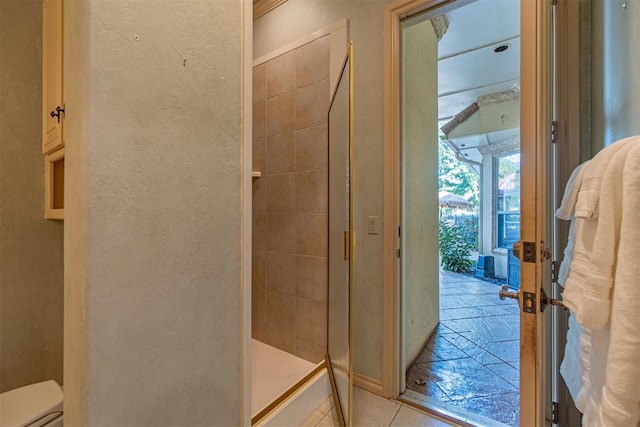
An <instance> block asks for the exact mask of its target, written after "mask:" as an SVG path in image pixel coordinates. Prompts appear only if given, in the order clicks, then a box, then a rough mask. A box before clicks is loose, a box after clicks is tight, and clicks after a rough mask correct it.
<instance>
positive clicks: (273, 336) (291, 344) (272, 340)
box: [264, 328, 296, 354]
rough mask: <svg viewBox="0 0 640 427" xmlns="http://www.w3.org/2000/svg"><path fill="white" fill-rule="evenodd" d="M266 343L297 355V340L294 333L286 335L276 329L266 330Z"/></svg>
mask: <svg viewBox="0 0 640 427" xmlns="http://www.w3.org/2000/svg"><path fill="white" fill-rule="evenodd" d="M264 335H265V336H264V338H265V340H264V343H265V344H269V345H270V346H273V347H276V348H279V349H280V350H283V351H286V352H287V353H291V354H295V349H296V346H295V338H294V336H293V333H284V332H281V331H276V330H275V329H271V328H265V334H264Z"/></svg>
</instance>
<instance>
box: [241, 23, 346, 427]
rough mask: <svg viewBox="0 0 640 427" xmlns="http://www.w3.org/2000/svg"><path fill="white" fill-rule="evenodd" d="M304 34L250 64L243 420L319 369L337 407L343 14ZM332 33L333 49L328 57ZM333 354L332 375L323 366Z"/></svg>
mask: <svg viewBox="0 0 640 427" xmlns="http://www.w3.org/2000/svg"><path fill="white" fill-rule="evenodd" d="M315 34H316V36H315V37H309V38H307V39H305V40H302V41H300V42H298V43H294V44H292V45H291V46H287V47H285V48H283V49H279V50H278V51H277V52H274V53H273V54H272V55H268V56H266V57H264V58H259V59H257V60H256V61H254V68H253V227H252V228H253V229H252V295H251V302H252V338H253V340H252V343H253V346H252V353H253V369H252V411H251V412H252V417H253V423H254V424H256V423H259V422H260V421H261V420H264V419H267V417H268V416H269V414H271V413H273V412H274V411H275V410H276V409H277V408H278V407H279V406H282V403H283V402H284V401H286V400H287V399H288V398H290V396H291V395H293V394H294V393H295V392H296V391H297V390H299V389H300V388H301V387H303V386H304V385H305V383H308V382H309V381H310V380H312V379H314V378H316V379H317V378H318V377H321V376H322V375H324V379H323V381H325V383H326V386H325V387H324V390H325V392H324V393H325V396H324V397H325V399H326V397H328V395H329V393H330V392H331V390H330V388H329V381H328V379H329V378H328V377H331V379H332V380H335V384H337V386H336V387H334V393H339V395H334V398H337V399H339V401H340V402H345V403H344V406H345V407H346V408H348V406H349V405H348V401H349V395H350V392H349V391H348V390H349V389H350V386H349V384H351V381H350V379H349V375H350V372H351V370H350V352H349V349H350V346H349V339H350V334H349V327H348V325H349V313H350V309H349V308H350V307H349V304H350V293H349V283H350V281H349V265H350V257H351V239H350V236H351V234H350V230H351V228H350V221H349V220H350V218H349V217H350V215H349V178H348V177H349V169H348V166H349V141H350V138H349V136H350V127H349V120H350V114H349V102H350V97H349V73H348V70H349V65H348V63H349V60H348V58H349V55H348V50H347V43H346V21H345V25H344V26H343V28H341V31H338V33H337V35H336V31H335V29H334V30H333V31H331V30H327V31H325V34H324V35H321V36H318V35H317V32H316V33H315ZM340 38H342V39H343V40H344V44H343V48H342V49H338V50H342V54H341V55H340V54H336V52H335V50H336V49H335V46H336V45H338V46H339V45H340V43H336V40H340ZM332 46H333V50H332ZM338 53H339V52H338ZM330 106H331V109H330ZM345 219H346V221H345ZM330 325H331V326H330ZM345 326H346V328H345ZM328 355H329V356H328ZM334 357H335V363H330V364H329V365H335V366H336V369H335V372H334V370H332V369H331V366H329V368H330V369H329V370H328V372H327V371H325V368H326V360H327V359H332V358H334ZM333 373H335V375H331V374H333ZM332 382H333V381H332ZM337 407H338V408H342V410H338V412H339V414H338V417H341V416H343V411H347V413H346V414H344V416H345V418H348V409H345V408H344V407H343V406H341V405H337Z"/></svg>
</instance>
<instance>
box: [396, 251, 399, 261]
mask: <svg viewBox="0 0 640 427" xmlns="http://www.w3.org/2000/svg"><path fill="white" fill-rule="evenodd" d="M396 258H398V259H400V249H396Z"/></svg>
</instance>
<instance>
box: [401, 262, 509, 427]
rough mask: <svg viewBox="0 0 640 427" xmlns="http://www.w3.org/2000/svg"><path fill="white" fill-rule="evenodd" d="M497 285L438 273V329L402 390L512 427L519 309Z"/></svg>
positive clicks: (463, 276)
mask: <svg viewBox="0 0 640 427" xmlns="http://www.w3.org/2000/svg"><path fill="white" fill-rule="evenodd" d="M499 290H500V286H499V285H495V284H492V283H489V282H485V281H482V280H478V279H474V278H472V277H469V276H465V275H461V274H455V273H451V272H445V271H441V273H440V325H439V326H438V328H437V330H436V331H435V332H434V333H433V335H432V336H431V337H430V339H429V341H428V342H427V345H426V346H425V348H424V350H423V351H422V352H421V353H420V355H419V356H418V358H417V359H416V361H415V363H414V364H413V365H412V366H411V367H410V368H409V370H408V371H407V388H409V389H410V390H413V391H415V392H418V393H421V394H423V395H425V396H428V397H431V398H435V399H437V400H439V401H440V402H444V403H445V404H447V405H453V406H455V407H457V408H460V409H463V410H466V411H469V412H471V413H474V414H479V415H482V416H484V417H487V418H491V419H493V420H496V421H499V422H501V423H504V424H507V425H510V426H517V425H518V422H519V417H520V412H519V409H518V400H519V388H518V381H519V380H518V377H519V350H520V343H519V331H520V324H519V322H520V318H519V315H518V305H517V303H516V302H515V301H514V300H505V301H501V300H500V299H499V298H498V291H499Z"/></svg>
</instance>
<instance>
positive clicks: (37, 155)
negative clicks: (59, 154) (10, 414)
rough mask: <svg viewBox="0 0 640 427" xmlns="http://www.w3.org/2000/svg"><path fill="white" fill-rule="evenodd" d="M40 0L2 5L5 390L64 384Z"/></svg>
mask: <svg viewBox="0 0 640 427" xmlns="http://www.w3.org/2000/svg"><path fill="white" fill-rule="evenodd" d="M41 56H42V3H41V2H40V1H23V0H3V1H2V2H1V3H0V99H1V100H2V110H1V111H2V112H1V114H0V392H3V391H6V390H9V389H12V388H15V387H19V386H23V385H26V384H30V383H34V382H39V381H44V380H48V379H54V380H56V381H58V382H59V383H61V382H62V317H63V315H62V310H63V261H62V251H63V247H62V246H63V234H62V233H63V231H62V228H63V225H62V222H60V221H48V220H45V219H44V160H43V155H42V137H41V131H42V113H41V108H42V58H41Z"/></svg>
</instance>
